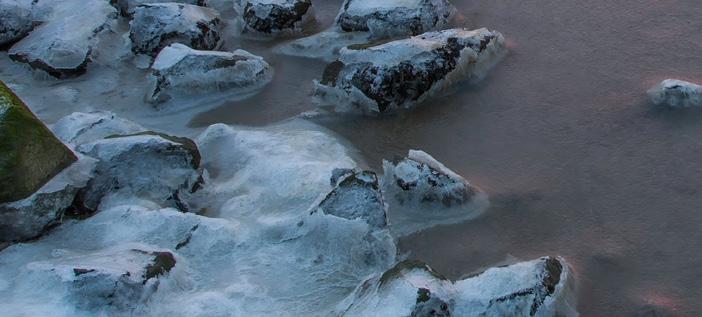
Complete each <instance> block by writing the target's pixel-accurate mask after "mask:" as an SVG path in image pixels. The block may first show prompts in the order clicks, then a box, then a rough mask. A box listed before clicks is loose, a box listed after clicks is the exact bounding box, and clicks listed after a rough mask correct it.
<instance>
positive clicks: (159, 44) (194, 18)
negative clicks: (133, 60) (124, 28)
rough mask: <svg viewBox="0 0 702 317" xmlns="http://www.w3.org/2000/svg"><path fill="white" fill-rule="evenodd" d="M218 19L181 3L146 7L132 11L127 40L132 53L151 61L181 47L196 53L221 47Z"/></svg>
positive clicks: (214, 13)
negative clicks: (177, 45)
mask: <svg viewBox="0 0 702 317" xmlns="http://www.w3.org/2000/svg"><path fill="white" fill-rule="evenodd" d="M220 24H221V21H220V16H219V13H218V12H217V11H215V10H213V9H210V8H206V7H201V6H195V5H189V4H182V3H147V4H142V5H140V6H138V7H136V8H135V9H134V17H133V19H132V21H131V22H130V24H129V25H130V29H129V38H130V39H131V40H132V52H134V53H135V54H142V55H148V56H151V57H154V56H156V55H157V54H158V52H160V51H161V49H163V48H164V47H166V46H168V45H170V44H173V43H181V44H185V45H188V46H189V47H192V48H194V49H198V50H213V49H216V48H217V47H219V46H220V44H221V35H220Z"/></svg>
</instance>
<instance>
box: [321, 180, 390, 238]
mask: <svg viewBox="0 0 702 317" xmlns="http://www.w3.org/2000/svg"><path fill="white" fill-rule="evenodd" d="M331 183H332V184H333V186H334V189H332V191H331V192H330V193H329V194H327V196H326V197H325V198H324V199H323V200H322V201H321V202H320V204H319V206H318V207H317V208H316V209H314V210H313V212H322V213H324V214H327V215H334V216H337V217H341V218H346V219H363V220H364V221H366V222H368V224H370V225H371V226H374V227H378V228H383V227H385V226H386V225H387V218H386V213H385V211H386V210H385V209H386V206H385V202H384V201H383V194H382V192H381V191H380V185H379V184H378V177H377V176H376V175H375V173H373V172H370V171H363V172H361V171H356V170H352V169H336V170H334V171H333V173H332V179H331Z"/></svg>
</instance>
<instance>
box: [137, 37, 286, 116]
mask: <svg viewBox="0 0 702 317" xmlns="http://www.w3.org/2000/svg"><path fill="white" fill-rule="evenodd" d="M272 73H273V68H272V67H271V66H270V65H268V63H266V61H264V60H263V58H262V57H260V56H256V55H253V54H251V53H249V52H247V51H244V50H236V51H234V52H215V51H198V50H194V49H191V48H189V47H187V46H185V45H183V44H179V43H175V44H171V45H170V46H168V47H166V48H164V49H163V50H161V52H160V53H159V54H158V56H157V57H156V60H155V61H154V63H153V65H152V66H151V73H150V74H149V82H150V85H151V87H150V89H149V94H148V96H147V97H146V99H147V100H148V101H149V102H152V103H160V102H164V101H167V100H169V99H170V98H171V95H173V94H198V93H207V92H227V91H231V92H236V93H247V92H250V91H253V90H255V89H259V88H261V87H263V86H265V85H266V84H267V83H268V82H270V80H271V78H272Z"/></svg>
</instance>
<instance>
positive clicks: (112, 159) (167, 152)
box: [76, 132, 200, 211]
mask: <svg viewBox="0 0 702 317" xmlns="http://www.w3.org/2000/svg"><path fill="white" fill-rule="evenodd" d="M76 150H77V151H78V152H80V153H83V154H85V155H87V156H90V157H94V158H96V159H98V160H99V162H98V164H97V167H96V170H95V178H94V179H92V180H91V181H90V183H89V184H88V187H87V188H86V190H85V192H84V193H82V195H81V196H82V197H81V198H82V200H83V201H82V204H83V205H84V206H85V207H86V208H88V209H91V210H95V209H97V207H98V205H100V204H103V203H106V204H107V205H109V204H111V203H115V204H119V201H120V200H130V199H140V200H143V201H145V202H151V203H154V204H156V205H157V206H168V205H173V206H177V207H179V208H181V207H182V206H183V204H184V203H183V202H182V201H181V200H180V195H181V192H194V191H195V190H196V189H197V188H198V186H199V182H198V179H199V176H198V175H197V169H198V168H199V166H200V153H199V151H198V149H197V146H196V145H195V143H194V142H193V141H192V140H190V139H187V138H180V137H173V136H168V135H165V134H159V133H154V132H140V133H136V134H131V135H115V136H108V137H107V138H104V139H101V140H97V141H94V142H90V143H86V144H82V145H79V146H77V147H76ZM106 196H107V197H106ZM104 199H107V200H108V202H105V201H103V200H104ZM181 209H183V208H181ZM186 209H187V208H186ZM184 211H188V210H184Z"/></svg>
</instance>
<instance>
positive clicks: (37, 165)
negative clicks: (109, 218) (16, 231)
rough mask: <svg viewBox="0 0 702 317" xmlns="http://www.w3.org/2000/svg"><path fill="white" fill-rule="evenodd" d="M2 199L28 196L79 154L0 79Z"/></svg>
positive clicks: (0, 195)
mask: <svg viewBox="0 0 702 317" xmlns="http://www.w3.org/2000/svg"><path fill="white" fill-rule="evenodd" d="M0 153H2V155H1V156H2V158H1V159H0V203H6V202H11V201H16V200H20V199H24V198H27V197H28V196H30V195H31V194H32V193H34V192H36V191H37V190H38V189H39V188H40V187H42V186H43V185H44V184H46V182H48V181H49V180H50V179H52V178H53V177H54V176H56V175H57V174H58V173H59V172H61V171H62V170H63V169H64V168H66V167H68V166H69V165H71V164H72V163H73V162H75V161H76V156H75V155H74V154H73V152H71V150H69V149H68V148H67V147H66V146H65V145H64V144H63V143H61V141H59V140H58V139H57V138H56V136H54V134H53V133H51V130H49V129H48V128H47V127H46V126H45V125H44V124H43V123H42V122H41V121H40V120H39V119H38V118H37V117H36V116H34V114H33V113H32V111H31V110H29V108H28V107H27V106H26V105H25V104H24V102H22V100H20V99H19V97H17V95H15V94H14V93H13V92H12V91H11V90H10V88H8V87H7V86H6V85H5V84H4V83H3V82H2V81H0Z"/></svg>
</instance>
